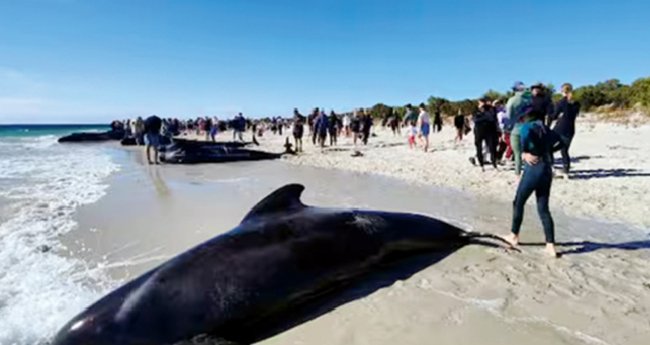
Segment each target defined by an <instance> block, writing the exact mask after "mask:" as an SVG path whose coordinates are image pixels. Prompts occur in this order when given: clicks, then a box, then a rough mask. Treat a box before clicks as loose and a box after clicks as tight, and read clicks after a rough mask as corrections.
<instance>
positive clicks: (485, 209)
mask: <svg viewBox="0 0 650 345" xmlns="http://www.w3.org/2000/svg"><path fill="white" fill-rule="evenodd" d="M580 128H581V129H580V131H579V132H578V135H577V137H576V141H575V146H574V150H573V151H572V152H573V154H574V155H575V157H583V158H580V159H578V160H577V161H576V163H575V165H574V166H575V170H577V171H588V170H593V169H601V170H603V171H606V170H609V169H623V168H624V169H635V170H639V171H638V172H636V173H635V174H637V175H639V176H633V175H632V174H631V173H629V175H628V176H627V177H622V176H611V177H593V178H576V179H572V180H568V181H565V180H556V182H555V185H554V187H553V188H554V191H553V199H552V200H553V205H554V206H553V211H554V217H555V221H556V228H557V240H558V242H559V245H560V249H561V250H562V251H564V252H565V255H564V256H563V257H562V258H561V259H559V260H554V259H549V258H547V257H546V256H545V255H544V254H543V253H542V251H541V249H542V247H541V246H539V245H538V244H539V242H541V241H542V238H543V237H542V231H541V227H540V225H539V224H538V219H537V216H536V214H535V208H534V203H533V202H530V203H529V205H528V207H527V209H526V212H527V215H528V216H527V217H526V219H525V221H524V227H523V233H522V241H523V242H526V243H532V245H528V246H523V247H522V250H523V252H522V253H509V252H504V251H502V250H498V249H493V248H485V247H477V246H470V247H466V248H463V249H461V250H460V251H458V252H456V253H454V254H453V255H451V256H449V257H447V258H445V259H444V260H442V261H439V262H436V263H435V264H432V265H429V266H428V267H426V268H424V269H422V270H420V271H419V272H417V273H415V274H413V275H412V276H410V277H409V278H408V279H405V280H398V281H396V282H395V283H394V284H391V285H389V286H384V287H381V288H379V289H377V290H376V291H374V292H372V293H368V294H364V295H363V296H362V297H361V298H359V299H356V300H353V301H351V302H349V303H345V304H342V305H339V306H338V307H336V308H335V309H334V310H332V311H331V312H329V313H326V314H324V315H322V316H320V317H318V318H315V319H313V320H310V321H308V322H305V323H303V324H301V325H299V326H297V327H295V328H292V329H290V330H288V331H286V332H284V333H281V334H278V335H276V336H274V337H272V338H270V339H267V340H265V341H263V342H262V344H355V345H356V344H396V343H397V344H429V343H436V344H449V345H451V344H477V343H480V344H521V343H526V344H600V345H604V344H610V345H614V344H625V345H628V344H630V345H636V344H639V345H640V344H645V343H647V339H648V337H649V336H650V324H649V323H648V320H650V261H649V260H648V259H650V249H648V248H650V241H649V239H648V235H647V230H646V229H644V227H645V226H647V224H648V223H647V219H644V217H643V214H644V210H647V205H648V203H647V198H648V197H647V196H646V195H644V191H646V190H647V189H644V188H647V185H646V183H645V181H646V179H647V177H644V176H643V171H644V169H647V168H648V162H647V160H645V158H643V157H640V154H639V153H640V152H643V150H645V149H647V148H648V143H647V141H646V142H645V143H644V142H643V141H642V140H640V138H644V135H645V134H644V133H648V132H649V131H650V129H649V128H648V127H640V128H627V129H626V128H624V127H617V126H612V125H596V126H594V127H592V128H591V127H590V128H588V127H587V126H586V125H581V126H580ZM224 136H225V135H224ZM597 136H598V137H600V138H601V139H600V140H598V139H597V138H595V137H597ZM226 138H227V137H226ZM432 138H433V140H432V141H433V147H434V149H435V150H434V151H433V152H431V153H427V154H425V153H422V152H416V151H409V149H408V147H407V146H405V145H403V142H404V138H401V137H400V138H393V137H392V134H388V133H386V132H383V131H381V130H378V131H377V136H376V137H373V138H371V142H370V144H369V145H368V146H367V147H361V146H360V147H359V148H358V149H359V150H360V151H362V152H363V154H364V155H363V157H356V158H352V157H350V154H351V153H352V151H353V147H352V145H351V144H350V143H348V142H347V140H346V139H343V143H342V144H341V145H340V147H338V149H342V150H338V149H331V148H326V149H325V150H324V151H323V152H322V153H321V150H320V149H316V148H314V147H313V146H312V145H311V143H305V153H304V154H303V155H300V156H296V157H288V158H286V159H282V160H280V161H274V162H250V163H231V164H221V165H201V166H153V167H151V166H146V165H143V164H142V155H141V152H140V151H139V150H137V149H127V150H124V149H122V148H115V153H114V156H115V161H116V162H117V163H118V164H120V166H121V167H122V168H121V170H120V171H119V172H118V173H116V174H114V175H113V176H112V177H111V181H110V182H109V184H110V187H109V189H108V191H107V195H106V196H105V197H104V198H102V199H101V200H100V201H98V202H97V203H93V204H89V205H86V206H83V207H82V208H80V210H79V211H78V213H77V216H76V218H77V221H78V222H79V226H78V227H77V229H76V230H75V231H73V232H70V233H69V234H67V235H66V236H64V238H63V239H62V240H63V243H64V244H65V245H66V247H67V251H68V252H69V253H70V255H73V256H76V257H80V258H83V260H84V261H85V262H88V269H89V270H93V269H94V270H101V271H102V272H106V273H107V274H109V276H110V277H111V279H112V281H113V286H117V285H119V284H120V283H122V282H125V281H127V280H129V279H131V278H134V277H136V276H138V275H139V274H141V273H143V272H145V271H146V270H148V269H150V268H153V267H155V266H156V265H158V264H160V263H161V262H163V261H164V260H166V259H168V258H171V257H173V256H174V255H177V254H179V253H181V252H183V251H185V250H187V249H189V248H191V247H192V246H194V245H196V244H199V243H201V242H203V241H205V240H207V239H209V238H211V237H213V236H215V235H218V234H221V233H224V232H226V231H228V230H230V229H231V228H233V227H234V226H236V225H237V224H238V222H239V221H240V220H241V218H242V217H243V216H244V215H245V214H246V212H247V211H248V210H249V209H250V208H251V207H252V206H253V205H254V204H255V203H256V202H257V201H259V200H260V199H261V198H263V197H264V196H265V195H267V194H268V193H269V192H271V191H272V190H274V189H275V188H277V187H279V186H281V185H283V184H285V183H291V182H298V183H303V184H304V185H305V186H306V188H307V189H306V191H305V193H304V198H303V200H304V202H305V203H307V204H311V205H318V206H336V207H359V208H366V209H380V210H387V211H406V212H415V213H423V214H428V215H430V216H433V217H438V218H441V219H445V220H447V221H449V222H451V223H453V224H456V225H458V226H460V227H463V228H466V229H470V230H480V231H487V232H492V233H501V232H504V231H507V229H508V227H509V222H510V217H511V211H510V198H511V197H512V195H513V194H514V188H515V185H514V178H513V177H512V172H510V171H499V172H494V171H492V170H491V168H490V167H488V168H486V172H485V173H481V172H480V169H478V168H476V167H472V166H471V165H470V163H469V162H468V160H467V157H469V156H470V154H471V152H472V148H473V146H472V145H471V143H470V141H469V140H468V139H469V138H468V139H466V140H465V141H464V142H463V143H462V144H461V145H459V146H458V147H455V146H454V144H453V142H452V139H453V138H452V137H451V130H450V129H449V128H445V130H443V132H442V133H441V134H435V135H433V137H432ZM603 138H607V140H603ZM258 139H259V140H260V142H261V144H262V146H261V148H263V149H268V150H270V151H280V149H281V144H282V142H283V141H284V137H280V136H273V135H269V133H267V134H265V135H264V136H263V137H261V138H258ZM587 157H588V158H587ZM321 167H326V168H328V169H322V168H321ZM584 174H585V175H586V176H589V175H588V174H593V173H589V172H585V173H584ZM604 175H606V174H604ZM438 177H440V179H441V180H437V178H438ZM622 186H625V187H626V188H627V190H629V191H632V190H634V191H635V192H634V194H631V195H629V194H628V193H627V192H625V193H623V192H621V189H620V188H622ZM608 191H609V192H608ZM585 194H586V195H585ZM604 219H607V220H604ZM535 243H537V244H535Z"/></svg>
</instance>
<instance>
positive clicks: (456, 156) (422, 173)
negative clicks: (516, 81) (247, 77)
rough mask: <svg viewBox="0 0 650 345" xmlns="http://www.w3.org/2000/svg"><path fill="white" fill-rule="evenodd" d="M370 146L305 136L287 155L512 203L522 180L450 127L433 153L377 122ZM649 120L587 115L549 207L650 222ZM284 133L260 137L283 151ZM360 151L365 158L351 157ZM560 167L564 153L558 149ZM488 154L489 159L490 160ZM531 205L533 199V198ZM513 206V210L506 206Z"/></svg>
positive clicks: (436, 139)
mask: <svg viewBox="0 0 650 345" xmlns="http://www.w3.org/2000/svg"><path fill="white" fill-rule="evenodd" d="M374 133H375V134H376V136H375V137H372V138H370V140H369V143H368V145H367V146H363V145H357V147H354V146H353V144H352V139H351V138H339V145H337V146H335V147H326V148H324V149H321V148H319V147H316V146H314V145H312V143H311V138H310V137H308V135H307V136H306V138H305V144H304V153H302V154H300V155H298V156H291V157H287V158H286V161H287V162H289V163H292V164H298V165H309V166H316V167H322V168H328V169H345V170H349V171H353V172H357V173H363V174H381V175H385V176H391V177H395V178H397V179H400V180H404V181H407V182H409V183H414V184H420V185H435V186H444V187H450V188H455V189H459V190H462V191H467V192H470V193H472V194H473V195H477V196H484V197H488V198H490V199H496V200H501V201H505V202H511V201H512V199H513V197H514V194H515V191H516V187H517V184H516V181H515V178H514V173H513V172H512V171H511V169H508V168H504V167H499V171H495V170H494V169H493V168H492V166H490V165H487V166H486V167H485V170H486V171H485V172H481V170H480V169H479V168H478V167H474V166H472V165H471V164H470V162H469V160H468V158H469V157H471V156H473V155H474V154H475V147H474V137H473V135H472V133H470V134H469V136H466V137H465V138H464V139H463V141H462V142H461V143H460V144H455V143H454V140H453V139H454V136H455V134H456V133H455V129H454V128H453V127H452V126H450V125H447V126H445V127H443V130H442V132H439V133H433V134H432V135H431V137H430V142H431V148H432V149H431V151H430V152H428V153H424V152H422V150H421V149H420V150H409V148H408V145H407V142H406V137H405V136H404V135H401V136H393V134H392V133H389V131H387V130H385V129H382V128H377V129H375V131H374ZM648 137H650V125H637V126H629V125H622V124H615V123H604V122H596V121H592V120H584V119H583V120H582V121H579V122H578V124H577V134H576V136H575V138H574V140H573V142H572V144H571V151H570V152H571V158H572V163H571V164H572V166H571V168H572V174H571V179H570V180H564V179H555V180H554V182H553V187H552V194H551V208H552V209H555V210H561V211H562V212H565V213H567V214H570V215H575V216H580V217H588V218H600V219H606V220H611V221H619V222H625V223H629V224H632V225H636V226H640V227H642V228H647V227H649V226H650V217H648V216H647V215H648V214H650V159H648V157H646V156H645V155H644V154H643V153H644V152H649V151H650V140H648V139H647V138H648ZM284 139H285V138H284V137H281V136H275V135H272V134H271V133H267V134H265V136H263V137H262V138H258V140H259V141H260V143H261V144H262V145H263V147H264V148H265V149H267V150H271V151H281V149H282V145H283V144H284ZM355 150H359V151H361V152H362V153H363V157H351V154H352V153H353V152H354V151H355ZM555 158H556V163H557V165H556V166H557V167H560V164H561V162H560V155H559V153H557V154H556V157H555ZM486 159H487V158H486ZM529 202H530V203H534V198H531V200H530V201H529ZM503 212H510V210H503Z"/></svg>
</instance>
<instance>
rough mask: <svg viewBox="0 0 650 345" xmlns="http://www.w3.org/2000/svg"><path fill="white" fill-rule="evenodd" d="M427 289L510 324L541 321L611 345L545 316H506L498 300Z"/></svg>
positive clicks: (583, 338)
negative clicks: (501, 311) (474, 307)
mask: <svg viewBox="0 0 650 345" xmlns="http://www.w3.org/2000/svg"><path fill="white" fill-rule="evenodd" d="M427 290H429V291H433V292H436V293H438V294H440V295H443V296H447V297H451V298H453V299H455V300H458V301H461V302H465V303H468V304H472V305H475V306H477V307H479V308H481V309H484V310H486V311H487V312H489V313H490V314H492V315H494V316H496V317H498V318H500V319H502V320H503V321H505V322H507V323H510V324H517V323H522V322H524V323H541V324H545V325H548V326H550V327H552V328H553V329H555V330H557V331H560V332H562V333H565V334H567V335H570V336H572V337H574V338H576V339H578V340H580V341H582V342H584V343H586V344H598V345H611V344H610V343H608V342H606V341H604V340H602V339H600V338H597V337H594V336H591V335H589V334H586V333H583V332H581V331H576V330H572V329H570V328H568V327H565V326H561V325H558V324H556V323H553V322H551V321H549V320H548V319H545V318H541V317H507V316H505V315H503V314H502V313H500V312H499V311H498V310H497V307H499V306H500V305H502V304H503V303H504V302H502V301H499V300H482V299H476V298H464V297H460V296H457V295H454V294H453V293H451V292H447V291H442V290H438V289H434V288H429V289H427Z"/></svg>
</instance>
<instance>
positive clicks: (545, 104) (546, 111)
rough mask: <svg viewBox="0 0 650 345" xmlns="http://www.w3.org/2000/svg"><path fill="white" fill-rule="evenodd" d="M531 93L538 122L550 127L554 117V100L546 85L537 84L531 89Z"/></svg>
mask: <svg viewBox="0 0 650 345" xmlns="http://www.w3.org/2000/svg"><path fill="white" fill-rule="evenodd" d="M530 93H531V94H532V96H533V97H532V99H531V102H532V107H533V111H534V112H535V114H537V115H536V116H538V117H539V118H538V119H537V120H541V121H542V122H543V123H544V124H545V125H546V126H550V125H551V118H552V116H553V100H552V99H551V97H550V95H548V94H547V90H546V87H545V86H544V84H535V85H533V86H531V87H530Z"/></svg>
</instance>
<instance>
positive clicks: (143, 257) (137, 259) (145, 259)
mask: <svg viewBox="0 0 650 345" xmlns="http://www.w3.org/2000/svg"><path fill="white" fill-rule="evenodd" d="M162 249H163V248H162V247H158V248H154V249H152V250H150V251H148V252H144V253H140V254H138V255H135V256H133V257H130V258H128V259H125V260H121V261H117V262H113V263H109V264H107V263H104V262H100V263H98V264H97V266H96V267H95V268H88V269H86V270H84V271H82V272H78V273H77V274H75V275H74V276H73V277H72V278H73V279H75V280H82V279H84V278H86V277H87V275H89V274H91V275H92V274H94V273H97V272H101V271H104V270H107V269H111V268H118V267H133V266H138V265H142V264H146V263H149V262H153V261H162V260H166V259H169V255H156V256H148V255H151V254H154V253H155V252H158V251H160V250H162Z"/></svg>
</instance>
